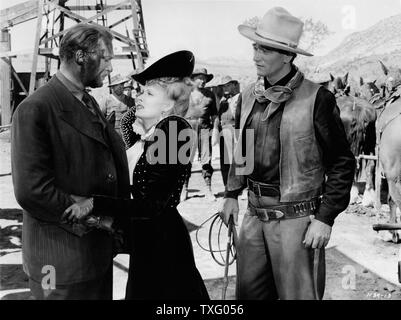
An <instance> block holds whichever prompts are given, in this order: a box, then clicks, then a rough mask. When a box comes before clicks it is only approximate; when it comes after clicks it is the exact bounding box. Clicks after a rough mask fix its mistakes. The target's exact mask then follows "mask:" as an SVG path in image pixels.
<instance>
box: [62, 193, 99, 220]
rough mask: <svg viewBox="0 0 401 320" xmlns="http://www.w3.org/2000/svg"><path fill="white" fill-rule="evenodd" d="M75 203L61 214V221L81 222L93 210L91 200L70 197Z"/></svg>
mask: <svg viewBox="0 0 401 320" xmlns="http://www.w3.org/2000/svg"><path fill="white" fill-rule="evenodd" d="M71 197H72V198H73V199H74V200H75V201H77V202H75V203H74V204H72V205H71V206H69V207H68V208H67V209H66V210H65V211H64V213H63V215H62V217H61V220H66V221H67V222H71V223H72V222H81V221H82V219H84V218H85V217H86V216H88V214H90V213H91V212H92V210H93V199H92V198H83V197H78V196H71Z"/></svg>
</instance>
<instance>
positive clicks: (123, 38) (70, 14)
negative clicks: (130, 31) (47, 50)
mask: <svg viewBox="0 0 401 320" xmlns="http://www.w3.org/2000/svg"><path fill="white" fill-rule="evenodd" d="M53 6H55V7H56V8H57V9H58V10H60V11H62V12H64V13H65V15H66V16H67V17H68V18H70V19H73V20H75V21H82V20H84V19H85V17H83V16H80V15H79V14H76V13H74V12H71V11H69V10H67V9H65V8H63V7H60V6H59V5H57V4H54V3H53ZM80 23H82V22H80ZM88 23H93V24H97V23H96V22H93V21H89V22H88ZM71 28H73V27H70V28H68V29H65V30H64V31H61V32H59V33H57V34H55V35H54V36H52V37H50V38H47V39H46V40H45V41H44V42H47V41H50V40H53V39H54V38H57V37H60V36H62V35H63V34H65V33H66V32H68V31H69V30H70V29H71ZM109 31H110V32H111V34H112V35H113V36H114V38H116V39H117V40H118V41H121V42H123V43H125V44H128V45H135V41H134V40H132V39H130V38H128V37H126V36H124V35H122V34H121V33H119V32H116V31H114V30H111V29H109ZM44 42H43V43H44Z"/></svg>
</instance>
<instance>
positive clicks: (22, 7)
mask: <svg viewBox="0 0 401 320" xmlns="http://www.w3.org/2000/svg"><path fill="white" fill-rule="evenodd" d="M37 9H38V1H36V0H33V1H26V2H23V3H20V4H17V5H15V6H12V7H9V8H6V9H3V10H0V29H4V28H8V27H12V26H15V25H17V24H20V23H23V22H25V21H29V20H32V19H35V18H36V16H37V12H38V10H37Z"/></svg>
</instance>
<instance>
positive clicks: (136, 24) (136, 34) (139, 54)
mask: <svg viewBox="0 0 401 320" xmlns="http://www.w3.org/2000/svg"><path fill="white" fill-rule="evenodd" d="M131 11H132V21H133V23H134V28H133V30H132V36H133V38H134V41H135V50H136V54H137V58H138V70H139V71H142V70H143V67H144V66H143V58H142V52H141V48H140V46H139V32H138V29H139V21H138V13H137V10H136V1H135V0H131Z"/></svg>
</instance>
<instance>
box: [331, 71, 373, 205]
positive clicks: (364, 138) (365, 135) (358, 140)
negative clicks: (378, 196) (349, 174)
mask: <svg viewBox="0 0 401 320" xmlns="http://www.w3.org/2000/svg"><path fill="white" fill-rule="evenodd" d="M330 78H331V81H330V84H329V89H330V91H331V92H333V93H334V94H335V95H336V101H337V105H338V107H339V109H340V117H341V120H342V122H343V124H344V129H345V133H346V135H347V140H348V142H349V144H350V147H351V151H352V153H353V154H354V156H355V157H356V158H357V157H358V156H359V155H361V154H365V155H374V154H375V146H376V131H375V121H376V111H375V108H374V107H373V106H372V105H371V104H370V103H369V102H368V101H366V100H365V99H362V98H360V97H355V96H350V95H349V94H350V86H349V84H348V73H347V74H345V75H344V76H343V77H334V76H333V75H332V74H330ZM372 162H373V161H372V160H370V161H369V160H368V161H363V160H362V161H358V167H357V170H356V173H355V179H354V185H353V187H352V190H351V204H353V203H356V202H358V199H359V188H358V185H357V182H358V181H363V180H365V181H366V184H365V190H364V192H363V190H361V191H362V192H363V193H364V195H363V200H362V204H363V205H366V206H369V205H373V203H374V196H375V194H374V162H373V163H372Z"/></svg>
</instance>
